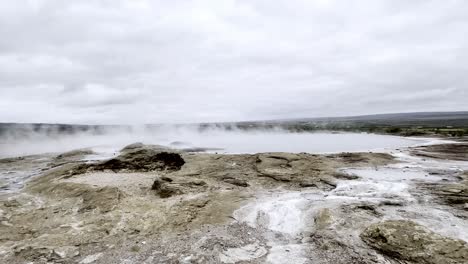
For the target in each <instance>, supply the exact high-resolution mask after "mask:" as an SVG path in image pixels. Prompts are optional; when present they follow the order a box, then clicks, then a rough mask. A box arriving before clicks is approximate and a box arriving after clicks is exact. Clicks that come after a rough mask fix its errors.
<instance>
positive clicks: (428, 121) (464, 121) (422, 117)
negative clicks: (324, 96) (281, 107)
mask: <svg viewBox="0 0 468 264" xmlns="http://www.w3.org/2000/svg"><path fill="white" fill-rule="evenodd" d="M161 126H163V125H161V124H152V125H144V126H140V127H139V128H138V130H137V131H141V128H143V129H144V130H146V131H157V130H158V129H159V128H160V127H161ZM174 126H177V127H190V128H195V129H199V130H200V131H202V130H204V129H209V128H213V127H216V128H220V129H227V130H230V129H242V130H249V129H258V128H266V129H268V128H273V127H281V128H283V129H286V130H291V131H312V130H345V131H370V132H382V131H383V132H388V131H390V130H389V128H406V129H409V128H415V127H420V128H421V127H422V128H433V129H436V128H447V127H453V128H463V129H465V130H466V129H468V111H463V112H421V113H395V114H379V115H363V116H347V117H321V118H298V119H283V120H265V121H248V122H225V123H201V124H179V125H174ZM133 131H134V127H132V126H128V125H74V124H42V123H36V124H22V123H0V139H1V138H6V137H15V138H24V137H29V136H31V135H32V134H40V135H47V136H57V135H74V134H81V133H88V134H95V135H96V134H106V133H110V132H133Z"/></svg>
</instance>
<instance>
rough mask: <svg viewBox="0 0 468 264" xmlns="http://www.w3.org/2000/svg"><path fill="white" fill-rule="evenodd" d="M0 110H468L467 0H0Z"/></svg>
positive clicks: (50, 114)
mask: <svg viewBox="0 0 468 264" xmlns="http://www.w3.org/2000/svg"><path fill="white" fill-rule="evenodd" d="M0 36H1V37H0V122H61V123H94V124H100V123H106V124H109V123H159V122H200V121H201V122H205V121H231V120H258V119H276V118H288V117H319V116H343V115H358V114H375V113H388V112H407V111H451V110H468V107H467V105H468V1H465V0H434V1H430V0H420V1H419V0H413V1H407V0H402V1H397V0H389V1H378V0H368V1H365V0H361V1H349V0H342V1H333V0H320V1H319V0H316V1H312V0H297V1H292V0H284V1H282V0H279V1H278V0H276V1H271V0H238V1H234V0H213V1H174V0H171V1H150V0H148V1H146V0H140V1H138V0H127V1H119V0H108V1H97V0H89V1H85V0H80V1H63V0H50V1H41V0H36V1H32V0H31V1H23V0H14V1H10V0H0Z"/></svg>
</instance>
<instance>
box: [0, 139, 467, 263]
mask: <svg viewBox="0 0 468 264" xmlns="http://www.w3.org/2000/svg"><path fill="white" fill-rule="evenodd" d="M458 148H461V147H458ZM446 149H450V148H446ZM433 150H437V155H436V154H434V155H433V158H436V159H437V158H442V157H444V158H453V155H456V154H454V153H455V152H456V151H451V152H450V151H449V152H450V153H449V154H447V156H443V153H444V149H443V148H442V147H440V148H434V147H426V148H418V149H415V150H413V152H415V151H417V152H419V153H422V152H424V153H425V154H424V156H425V157H427V156H428V155H429V154H427V153H431V151H433ZM441 153H442V154H441ZM83 155H89V153H88V152H87V151H83V152H71V153H68V154H65V155H61V156H59V157H56V158H53V159H51V160H50V162H49V163H48V165H47V166H45V167H44V169H45V170H44V171H43V172H42V174H41V175H40V176H38V177H35V178H34V179H32V180H31V181H30V182H29V183H28V185H27V186H26V188H25V189H23V190H22V191H21V192H19V193H17V194H11V195H9V196H8V197H5V198H4V199H3V201H2V202H1V204H0V220H1V222H0V225H1V231H0V262H2V263H24V262H28V261H34V263H46V262H57V263H80V262H81V263H286V262H285V261H290V262H291V261H292V262H294V263H334V264H336V263H402V261H406V262H408V263H431V262H427V258H417V257H414V256H415V255H414V254H417V252H416V253H415V252H413V251H411V252H408V251H405V250H402V249H399V248H398V247H404V248H406V247H409V246H410V245H409V246H408V245H404V244H398V241H397V240H392V241H390V242H388V243H386V244H385V243H383V242H381V241H380V242H379V243H380V244H376V243H374V242H372V241H374V240H376V239H379V238H378V237H376V236H377V235H375V234H379V233H378V232H377V231H376V228H377V229H378V228H380V227H379V225H378V223H380V222H382V221H385V220H389V219H393V220H399V221H400V220H401V221H403V220H404V221H411V222H397V223H404V224H395V225H390V227H391V228H393V229H396V230H397V231H395V232H397V233H395V234H400V233H398V232H399V230H398V229H399V228H401V229H402V231H401V232H406V233H411V234H412V235H413V236H417V235H418V234H419V233H417V232H421V231H420V230H421V229H420V228H419V227H418V226H426V227H424V228H427V230H428V231H427V232H426V231H424V232H425V233H424V234H426V237H427V239H428V241H429V240H430V243H434V246H435V247H439V246H440V247H442V248H444V247H446V245H447V243H449V244H450V243H455V242H453V241H461V242H456V243H457V247H458V248H459V251H456V252H455V253H453V255H450V254H448V253H447V254H446V253H445V252H444V251H437V252H439V253H440V254H441V255H444V257H443V258H442V257H441V258H439V259H438V260H439V262H438V263H463V262H460V261H462V260H464V258H466V257H465V255H463V254H465V253H463V252H465V250H466V243H465V244H464V242H463V239H464V237H460V236H459V237H457V234H456V233H460V232H463V231H468V230H466V228H467V226H468V223H467V217H466V216H467V215H466V212H467V210H468V208H467V206H466V193H465V192H466V179H465V177H466V174H463V169H464V168H465V167H463V166H464V163H457V164H459V165H460V164H461V165H460V166H461V167H459V170H452V169H453V168H452V167H450V168H445V167H444V166H442V167H440V168H431V170H426V169H425V168H424V166H421V163H418V161H412V162H413V163H411V162H408V161H404V160H400V161H399V160H395V159H394V158H393V157H392V156H391V155H389V154H379V153H342V154H331V155H312V154H305V153H302V154H292V153H264V154H245V155H244V154H243V155H217V154H206V153H205V154H203V153H187V152H181V151H179V152H177V151H173V150H169V149H165V148H161V147H158V146H145V145H142V144H134V145H131V146H129V147H127V148H125V149H124V150H122V154H121V155H120V156H118V157H114V158H112V159H110V160H105V161H96V162H93V163H85V162H83V161H82V158H83ZM430 155H432V154H430ZM460 155H462V156H463V155H464V153H462V154H460ZM456 160H459V162H462V160H463V159H462V158H460V159H456ZM401 162H406V163H407V164H406V165H404V166H402V165H401V164H402V163H401ZM434 162H435V163H436V164H437V160H435V161H434ZM2 164H6V162H5V163H2ZM15 164H16V165H15V166H20V164H21V163H15ZM2 166H3V165H2ZM5 166H6V165H5ZM405 166H407V168H405ZM457 166H458V165H457ZM457 168H458V167H457ZM460 168H461V169H460ZM396 171H400V172H401V173H402V174H401V175H396V176H395V177H394V178H392V175H395V174H394V172H396ZM431 173H432V174H431ZM437 173H438V174H437ZM421 210H422V211H424V210H426V213H427V212H432V214H425V212H422V211H421ZM430 210H433V211H430ZM431 215H432V216H431ZM427 218H429V219H427ZM444 222H445V225H447V226H445V225H444ZM382 223H383V226H385V227H386V228H387V227H388V225H386V224H385V223H388V222H382ZM390 223H393V222H390ZM406 223H407V224H406ZM416 223H417V224H416ZM438 225H441V226H442V228H440V232H439V233H440V234H437V235H433V233H430V232H434V231H435V232H434V233H436V232H437V230H434V229H435V227H438ZM453 225H454V226H453ZM379 230H380V229H379ZM424 230H426V229H424ZM385 234H387V233H385ZM392 234H393V233H392ZM434 237H436V238H437V239H432V238H434ZM431 239H432V240H431ZM387 241H389V240H388V239H387ZM395 241H396V242H395ZM439 242H440V243H445V244H440V243H439ZM408 243H409V244H411V243H416V242H414V241H411V240H409V241H408ZM450 245H451V244H450ZM418 250H424V249H418ZM457 252H458V253H457ZM459 252H461V253H460V254H461V255H460V254H459ZM460 256H461V257H460ZM424 261H426V262H424Z"/></svg>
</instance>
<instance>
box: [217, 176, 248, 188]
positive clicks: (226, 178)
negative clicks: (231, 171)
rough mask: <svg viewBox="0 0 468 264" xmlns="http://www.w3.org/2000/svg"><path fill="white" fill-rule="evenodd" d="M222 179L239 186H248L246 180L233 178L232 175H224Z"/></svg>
mask: <svg viewBox="0 0 468 264" xmlns="http://www.w3.org/2000/svg"><path fill="white" fill-rule="evenodd" d="M223 181H224V182H227V183H229V184H232V185H236V186H240V187H249V184H248V183H247V181H245V180H241V179H235V178H232V177H224V178H223Z"/></svg>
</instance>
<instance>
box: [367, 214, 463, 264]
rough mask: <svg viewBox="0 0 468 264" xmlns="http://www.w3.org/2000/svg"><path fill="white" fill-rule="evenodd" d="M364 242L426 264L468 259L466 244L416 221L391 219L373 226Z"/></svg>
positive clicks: (449, 262) (452, 263) (395, 256)
mask: <svg viewBox="0 0 468 264" xmlns="http://www.w3.org/2000/svg"><path fill="white" fill-rule="evenodd" d="M361 239H362V240H363V241H364V242H365V243H367V244H368V245H369V246H371V247H372V248H374V249H377V250H378V251H380V252H381V253H383V254H385V255H387V256H390V257H393V258H397V259H400V260H404V261H411V262H414V263H424V264H445V263H446V264H458V263H460V264H462V263H466V260H467V259H468V245H467V243H466V242H465V241H462V240H458V239H453V238H449V237H444V236H442V235H439V234H437V233H435V232H432V231H430V230H428V229H427V228H425V227H424V226H421V225H419V224H416V223H414V222H412V221H406V220H388V221H383V222H380V223H377V224H373V225H371V226H369V227H368V228H366V229H365V230H364V232H362V233H361Z"/></svg>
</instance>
